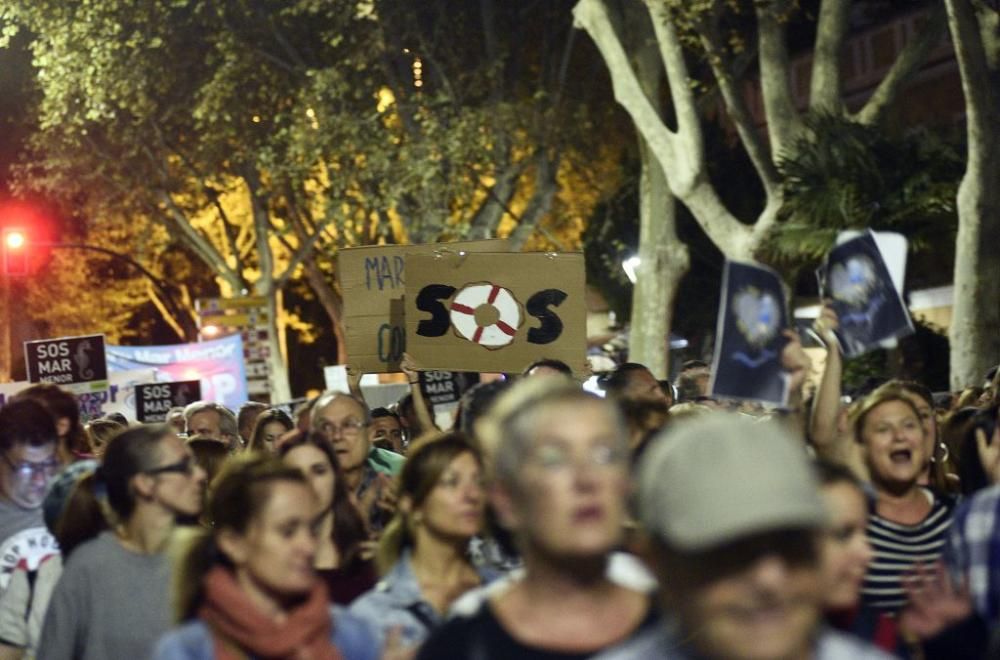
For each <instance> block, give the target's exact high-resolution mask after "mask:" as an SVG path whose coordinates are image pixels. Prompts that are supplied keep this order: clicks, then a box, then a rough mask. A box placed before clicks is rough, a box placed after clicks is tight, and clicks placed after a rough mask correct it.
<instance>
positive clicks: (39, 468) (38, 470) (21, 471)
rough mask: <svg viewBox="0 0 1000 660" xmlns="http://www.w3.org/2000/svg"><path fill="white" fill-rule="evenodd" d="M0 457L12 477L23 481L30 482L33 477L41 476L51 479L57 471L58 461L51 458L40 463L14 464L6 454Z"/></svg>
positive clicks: (23, 462)
mask: <svg viewBox="0 0 1000 660" xmlns="http://www.w3.org/2000/svg"><path fill="white" fill-rule="evenodd" d="M0 456H3V461H4V463H6V464H7V465H9V466H10V469H11V470H13V471H14V476H15V477H17V478H18V479H21V480H23V481H31V480H32V479H34V478H35V475H43V476H45V477H46V478H51V477H52V476H53V475H55V473H56V472H58V471H59V461H58V459H56V458H51V459H49V460H47V461H43V462H41V463H35V462H33V461H22V462H21V463H15V462H14V461H12V460H10V458H9V457H8V456H7V455H6V454H0Z"/></svg>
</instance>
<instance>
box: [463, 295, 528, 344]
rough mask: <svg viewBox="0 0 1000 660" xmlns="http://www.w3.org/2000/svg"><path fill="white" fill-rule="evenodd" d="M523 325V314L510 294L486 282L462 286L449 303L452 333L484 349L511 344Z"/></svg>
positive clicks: (519, 304) (519, 305)
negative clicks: (453, 331) (453, 330)
mask: <svg viewBox="0 0 1000 660" xmlns="http://www.w3.org/2000/svg"><path fill="white" fill-rule="evenodd" d="M523 322H524V312H523V310H522V309H521V303H519V302H517V299H516V298H515V297H514V294H513V293H511V292H510V290H509V289H505V288H503V287H502V286H497V285H496V284H492V283H490V282H480V283H476V284H466V285H465V286H464V287H462V288H461V289H460V290H459V292H458V293H457V294H455V298H454V299H453V300H452V302H451V325H452V327H454V328H455V332H456V333H458V335H459V336H460V337H464V338H465V339H468V340H469V341H471V342H475V343H476V344H479V345H480V346H483V347H485V348H489V349H497V348H503V347H504V346H506V345H507V344H509V343H511V342H512V341H514V335H515V334H516V333H517V329H518V328H519V327H521V324H522V323H523Z"/></svg>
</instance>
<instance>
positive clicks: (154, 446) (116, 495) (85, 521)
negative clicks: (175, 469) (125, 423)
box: [59, 424, 174, 547]
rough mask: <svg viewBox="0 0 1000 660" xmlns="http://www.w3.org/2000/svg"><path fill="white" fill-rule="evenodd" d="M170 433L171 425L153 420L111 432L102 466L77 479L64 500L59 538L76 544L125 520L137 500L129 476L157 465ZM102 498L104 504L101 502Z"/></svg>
mask: <svg viewBox="0 0 1000 660" xmlns="http://www.w3.org/2000/svg"><path fill="white" fill-rule="evenodd" d="M173 434H174V430H173V429H172V428H171V427H169V426H166V425H165V424H155V425H147V426H136V427H133V428H130V429H125V430H123V431H121V432H119V433H118V434H117V435H115V436H113V437H112V438H111V440H110V441H108V446H107V448H106V449H105V450H104V457H103V461H102V463H101V466H100V467H99V468H98V469H97V471H96V472H94V473H93V474H88V475H87V476H85V477H83V478H82V479H80V480H79V481H78V482H77V484H76V487H75V488H74V489H73V492H72V494H71V495H70V497H69V500H68V501H67V502H66V508H65V511H64V513H63V515H62V518H61V519H60V522H59V536H60V538H63V537H65V539H67V542H68V543H70V544H71V545H72V546H73V547H76V546H78V545H80V544H81V543H83V542H84V541H88V540H90V539H92V538H94V537H95V536H97V535H98V534H100V533H101V532H102V531H104V530H105V529H110V528H111V527H112V526H113V525H114V524H117V523H123V522H125V521H127V520H128V519H129V518H130V517H131V516H132V513H134V512H135V504H136V501H135V495H134V494H133V493H132V485H131V482H132V478H133V477H134V476H136V475H138V474H142V473H143V472H145V471H146V470H151V469H153V468H155V467H156V461H157V458H158V455H159V452H160V443H161V442H163V439H164V438H167V437H169V436H171V435H173ZM105 499H106V501H107V508H105V507H104V506H102V500H105ZM109 517H110V518H111V519H110V520H109ZM70 539H71V541H70Z"/></svg>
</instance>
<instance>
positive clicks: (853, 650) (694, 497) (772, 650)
mask: <svg viewBox="0 0 1000 660" xmlns="http://www.w3.org/2000/svg"><path fill="white" fill-rule="evenodd" d="M638 499H639V518H640V522H641V524H642V526H643V527H644V528H645V531H646V532H647V533H648V535H649V538H650V539H651V542H650V548H649V553H648V554H649V556H648V561H649V564H650V566H651V567H652V568H653V571H654V573H655V574H656V576H657V578H658V580H659V583H660V601H661V603H662V605H663V608H664V612H665V613H666V615H667V616H666V618H665V619H666V621H667V624H666V625H664V626H660V627H658V628H657V629H654V630H652V631H651V632H650V633H647V634H646V635H645V636H644V638H641V639H639V640H637V641H636V642H635V643H634V644H631V645H629V647H628V648H626V649H621V650H619V651H617V652H615V653H611V654H607V655H600V656H598V657H599V658H601V659H602V660H605V658H608V659H610V658H615V659H616V660H620V659H625V658H628V659H632V658H642V659H643V660H693V659H694V658H698V659H699V660H841V659H843V660H876V659H882V658H886V659H887V658H888V657H889V656H887V655H885V654H884V653H882V652H881V651H879V650H877V649H876V648H874V647H872V646H869V645H867V644H865V643H864V642H862V641H861V640H859V639H856V638H853V637H850V636H847V635H844V634H841V633H839V632H834V631H832V630H830V629H827V628H825V627H824V626H823V623H822V612H821V595H822V594H821V580H820V567H819V556H818V552H819V550H818V547H819V546H818V544H819V540H820V533H821V532H822V531H823V529H824V526H825V525H826V524H827V520H826V519H827V514H826V509H825V507H824V504H823V501H822V499H821V495H820V493H819V489H818V485H817V483H816V479H815V476H814V475H813V472H812V467H811V466H810V464H809V461H808V458H807V457H806V453H805V450H804V446H803V443H802V442H801V441H798V440H797V439H796V438H794V437H792V436H791V435H790V434H789V433H788V432H787V431H785V430H784V429H782V428H780V427H778V426H777V425H774V424H771V423H767V424H761V423H753V422H751V421H749V420H747V419H745V418H743V417H741V416H738V415H734V414H728V413H713V414H710V415H706V416H700V417H697V418H694V419H691V420H688V421H681V422H678V424H677V425H676V426H674V427H672V429H671V430H670V431H669V432H667V433H665V434H664V435H661V436H660V437H658V438H656V440H654V444H653V446H651V447H650V448H649V450H648V451H647V452H646V455H645V456H644V458H643V460H642V463H641V466H640V469H639V477H638Z"/></svg>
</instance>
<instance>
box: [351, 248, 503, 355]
mask: <svg viewBox="0 0 1000 660" xmlns="http://www.w3.org/2000/svg"><path fill="white" fill-rule="evenodd" d="M506 249H507V241H504V240H489V241H464V242H458V243H433V244H428V245H374V246H366V247H356V248H348V249H345V250H341V251H340V254H339V256H338V257H337V273H338V275H339V277H340V285H341V288H342V290H343V292H344V342H345V343H346V344H347V355H348V359H349V360H350V363H351V366H353V367H355V368H357V369H360V370H361V371H362V372H363V373H387V372H395V371H399V370H400V368H399V362H400V360H402V359H403V351H405V350H406V330H405V325H404V322H403V294H404V293H405V291H406V257H407V256H415V255H433V254H434V253H436V252H439V253H447V252H454V253H456V254H457V253H459V252H504V251H505V250H506Z"/></svg>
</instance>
